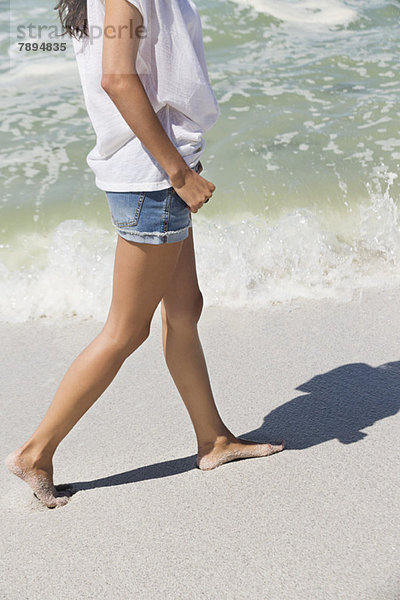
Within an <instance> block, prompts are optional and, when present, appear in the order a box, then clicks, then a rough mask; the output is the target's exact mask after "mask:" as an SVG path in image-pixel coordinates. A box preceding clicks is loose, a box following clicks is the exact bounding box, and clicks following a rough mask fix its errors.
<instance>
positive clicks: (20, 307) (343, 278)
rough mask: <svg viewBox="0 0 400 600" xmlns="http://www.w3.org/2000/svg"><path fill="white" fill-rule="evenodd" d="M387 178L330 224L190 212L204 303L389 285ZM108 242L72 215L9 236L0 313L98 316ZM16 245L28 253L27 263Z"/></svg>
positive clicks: (395, 275)
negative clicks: (45, 229)
mask: <svg viewBox="0 0 400 600" xmlns="http://www.w3.org/2000/svg"><path fill="white" fill-rule="evenodd" d="M396 177H397V175H396V174H394V173H389V174H388V179H387V188H386V190H383V192H382V191H379V190H377V189H375V190H373V189H372V187H371V186H369V188H370V197H369V198H368V199H365V200H364V201H360V202H359V203H358V205H357V210H353V212H352V213H349V214H348V215H347V216H343V215H341V217H340V218H339V217H338V219H337V221H336V222H331V223H329V222H328V221H327V219H326V216H325V217H323V216H321V215H320V214H317V213H316V212H313V210H310V209H305V208H303V209H301V208H296V209H294V210H292V211H287V210H286V212H284V213H282V214H281V216H280V217H278V218H277V219H275V220H274V221H272V222H270V221H268V220H267V219H266V218H265V217H261V216H260V215H251V216H247V217H245V218H242V219H240V218H239V217H236V218H235V220H234V221H233V220H231V221H229V220H227V217H226V216H225V215H224V216H220V217H219V218H218V217H213V218H212V219H210V218H207V217H206V216H205V215H201V211H199V213H196V214H195V215H194V216H193V227H194V239H195V251H196V262H197V270H198V276H199V283H200V287H201V289H202V292H203V295H204V301H205V306H226V307H236V308H238V307H248V308H252V307H253V308H260V307H267V306H270V305H272V304H277V303H283V304H288V303H289V304H290V303H292V302H293V301H296V299H298V298H311V299H323V298H336V299H338V300H339V301H348V300H350V299H352V298H353V297H354V293H355V292H360V291H361V290H362V289H363V288H371V287H380V288H385V287H387V288H390V287H393V286H398V285H399V284H400V269H399V265H400V218H399V214H398V207H397V204H396V202H395V201H394V200H393V199H392V197H391V194H390V187H391V185H392V183H393V181H394V179H395V178H396ZM115 243H116V233H115V231H113V230H110V229H108V228H101V227H94V226H89V225H87V224H86V223H84V222H83V221H82V220H75V219H73V220H67V221H63V222H61V223H60V224H59V225H58V226H57V227H56V228H55V230H54V231H53V232H52V233H51V235H49V236H47V237H45V236H38V234H35V235H26V234H23V233H20V234H19V238H18V239H16V240H14V241H12V242H11V243H10V246H12V248H13V249H14V250H13V252H12V256H13V260H14V267H12V266H11V264H10V261H8V263H9V264H6V263H7V261H4V262H3V263H0V320H2V321H9V322H23V321H28V320H31V319H39V318H43V317H46V318H48V319H50V320H52V319H64V318H68V317H77V318H80V319H86V318H94V319H96V320H99V321H103V320H105V318H106V316H107V311H108V308H109V305H110V301H111V293H112V270H113V261H114V251H115ZM17 249H19V252H20V256H19V257H16V255H15V252H16V251H17ZM24 249H25V250H24ZM6 250H7V249H6V248H5V249H4V250H3V251H6ZM24 251H25V252H29V253H30V255H31V256H35V255H37V257H38V258H37V260H32V261H31V263H30V264H29V265H27V261H26V260H25V259H24V257H23V253H24ZM18 264H19V265H23V266H18Z"/></svg>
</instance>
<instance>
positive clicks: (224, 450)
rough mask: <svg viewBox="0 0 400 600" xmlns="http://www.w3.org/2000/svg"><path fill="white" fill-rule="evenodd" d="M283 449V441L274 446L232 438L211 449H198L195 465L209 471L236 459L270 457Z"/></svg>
mask: <svg viewBox="0 0 400 600" xmlns="http://www.w3.org/2000/svg"><path fill="white" fill-rule="evenodd" d="M284 447H285V442H284V440H280V441H279V442H277V443H276V444H259V443H257V442H251V441H249V440H244V439H242V438H236V437H233V439H227V440H226V441H225V440H224V441H222V442H218V443H217V444H215V445H214V446H213V447H212V448H207V449H201V450H200V449H199V452H198V454H197V459H196V465H197V467H198V468H199V469H201V470H202V471H210V470H211V469H215V468H216V467H219V466H220V465H222V464H224V463H226V462H229V461H231V460H236V459H238V458H254V457H260V456H270V455H271V454H275V453H276V452H281V451H282V450H283V449H284Z"/></svg>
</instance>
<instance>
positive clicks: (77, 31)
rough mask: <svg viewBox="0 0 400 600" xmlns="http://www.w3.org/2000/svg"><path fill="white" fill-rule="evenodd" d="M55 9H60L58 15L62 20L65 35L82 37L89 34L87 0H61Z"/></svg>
mask: <svg viewBox="0 0 400 600" xmlns="http://www.w3.org/2000/svg"><path fill="white" fill-rule="evenodd" d="M54 10H58V16H59V18H60V21H61V25H62V27H63V29H65V31H64V33H62V34H61V35H65V34H66V33H68V35H69V36H70V37H75V38H76V39H80V38H81V37H83V36H88V35H89V32H88V18H87V9H86V0H59V2H58V4H57V6H55V7H54Z"/></svg>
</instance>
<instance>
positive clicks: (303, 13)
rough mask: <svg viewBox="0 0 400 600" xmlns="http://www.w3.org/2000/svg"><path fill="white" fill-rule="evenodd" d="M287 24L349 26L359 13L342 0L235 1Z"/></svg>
mask: <svg viewBox="0 0 400 600" xmlns="http://www.w3.org/2000/svg"><path fill="white" fill-rule="evenodd" d="M235 1H236V3H237V4H239V5H241V6H244V7H252V8H254V9H255V10H256V11H257V12H261V13H265V14H268V15H271V16H272V17H275V18H276V19H280V20H282V21H284V22H287V23H301V24H305V25H347V24H349V23H350V22H352V21H354V20H355V19H356V18H357V12H356V11H355V10H354V9H352V8H350V7H349V6H347V5H346V3H345V2H343V1H341V0H235Z"/></svg>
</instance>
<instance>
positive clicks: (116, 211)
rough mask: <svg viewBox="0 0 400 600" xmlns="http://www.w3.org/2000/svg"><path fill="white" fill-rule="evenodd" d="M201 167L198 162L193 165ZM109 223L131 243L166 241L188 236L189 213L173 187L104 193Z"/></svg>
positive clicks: (189, 225)
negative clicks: (109, 213) (108, 210)
mask: <svg viewBox="0 0 400 600" xmlns="http://www.w3.org/2000/svg"><path fill="white" fill-rule="evenodd" d="M192 168H193V170H194V171H196V173H199V172H201V171H202V170H203V167H202V165H201V162H200V161H199V162H198V163H197V164H196V165H195V166H194V167H192ZM106 196H107V201H108V205H109V207H110V211H111V222H112V224H113V225H114V227H115V229H116V230H117V232H118V234H119V235H120V236H121V237H123V238H125V239H126V240H129V241H131V242H141V243H143V244H166V243H171V242H179V241H181V240H184V239H185V238H187V237H188V235H189V227H191V226H192V212H191V210H190V208H189V206H188V205H187V204H186V202H184V201H183V200H182V198H181V197H180V196H178V194H177V193H176V191H175V190H174V188H173V187H169V188H166V189H164V190H155V191H150V192H146V191H143V192H106Z"/></svg>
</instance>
